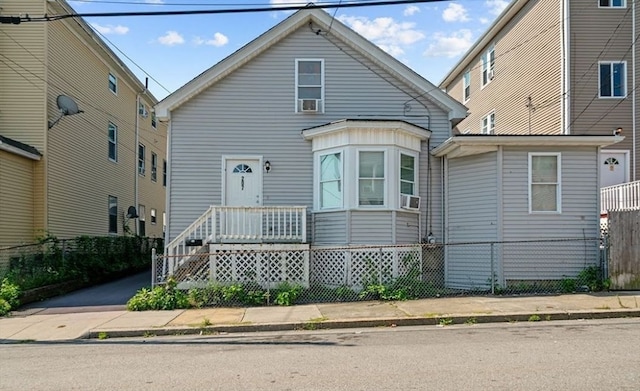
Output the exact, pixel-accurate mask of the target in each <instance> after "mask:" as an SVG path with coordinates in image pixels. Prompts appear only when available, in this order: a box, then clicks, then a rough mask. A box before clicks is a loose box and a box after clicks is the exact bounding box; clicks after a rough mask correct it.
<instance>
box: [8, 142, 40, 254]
mask: <svg viewBox="0 0 640 391" xmlns="http://www.w3.org/2000/svg"><path fill="white" fill-rule="evenodd" d="M35 164H36V163H35V162H34V161H33V160H30V159H27V158H24V157H21V156H18V155H14V154H12V153H8V152H5V151H0V205H2V206H1V207H0V248H1V247H8V246H15V245H18V244H24V243H32V240H33V237H34V230H33V219H34V214H33V202H34V198H33V184H34V166H35ZM0 262H2V261H1V260H0ZM0 266H1V265H0Z"/></svg>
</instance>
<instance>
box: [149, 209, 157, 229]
mask: <svg viewBox="0 0 640 391" xmlns="http://www.w3.org/2000/svg"><path fill="white" fill-rule="evenodd" d="M157 213H158V212H157V211H156V209H155V208H151V224H153V225H155V224H156V223H157V221H158V217H157V216H156V214H157Z"/></svg>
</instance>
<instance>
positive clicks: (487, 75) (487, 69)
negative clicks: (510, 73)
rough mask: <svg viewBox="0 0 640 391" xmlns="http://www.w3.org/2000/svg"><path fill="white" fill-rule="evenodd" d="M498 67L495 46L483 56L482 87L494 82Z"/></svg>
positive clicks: (490, 47)
mask: <svg viewBox="0 0 640 391" xmlns="http://www.w3.org/2000/svg"><path fill="white" fill-rule="evenodd" d="M495 65H496V47H495V45H493V44H492V45H491V46H489V49H487V51H486V52H484V54H483V55H482V86H483V87H484V86H486V85H487V84H489V82H490V81H491V80H493V75H494V70H495Z"/></svg>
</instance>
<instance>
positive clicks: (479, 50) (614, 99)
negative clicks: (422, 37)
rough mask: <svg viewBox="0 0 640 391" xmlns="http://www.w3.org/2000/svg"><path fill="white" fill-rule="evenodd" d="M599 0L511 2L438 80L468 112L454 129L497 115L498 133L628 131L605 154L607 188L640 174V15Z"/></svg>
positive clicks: (475, 128) (477, 126)
mask: <svg viewBox="0 0 640 391" xmlns="http://www.w3.org/2000/svg"><path fill="white" fill-rule="evenodd" d="M600 3H601V2H599V1H597V0H574V1H569V0H513V1H512V2H511V3H510V4H509V6H508V7H507V8H506V9H505V10H504V11H503V13H502V14H501V15H500V16H498V18H497V19H496V21H495V22H494V23H493V24H492V25H491V26H490V27H489V28H488V29H487V31H486V32H485V33H484V34H483V35H482V36H480V37H479V38H478V40H477V41H476V42H475V44H474V45H473V46H472V47H471V48H470V49H469V51H468V52H467V53H466V54H465V55H463V56H462V58H461V60H460V61H459V62H458V63H457V64H456V65H455V66H454V67H453V68H452V69H451V70H450V72H449V73H448V74H447V75H446V76H445V77H444V79H443V80H442V81H441V82H440V87H441V88H443V89H445V90H446V91H447V92H448V93H449V94H450V95H451V96H453V97H454V98H456V99H457V100H458V101H460V102H462V103H464V104H465V105H466V106H467V107H468V108H469V112H470V113H469V116H468V117H467V118H466V119H465V120H463V121H462V122H461V123H460V124H458V126H457V131H459V132H460V133H465V132H469V133H482V132H483V131H488V129H487V128H486V127H483V120H484V118H485V117H487V116H491V115H493V118H492V120H493V121H492V122H493V123H494V124H495V127H494V129H492V130H490V131H491V132H492V133H494V134H571V135H611V134H613V132H614V131H615V130H616V129H618V128H621V129H623V132H622V134H623V135H624V136H627V137H625V140H623V141H622V142H620V143H618V144H616V145H613V146H610V147H607V148H604V149H603V150H602V151H601V155H600V163H599V164H600V165H601V168H602V169H601V170H600V173H601V174H602V178H601V179H600V180H601V184H602V186H609V185H615V184H619V183H624V182H628V181H635V180H638V179H640V172H638V164H640V158H639V157H638V147H639V146H640V137H638V129H637V119H636V118H635V117H634V116H635V115H636V114H635V113H637V112H639V111H638V106H637V103H636V107H635V110H634V108H633V101H634V99H635V94H636V88H634V82H633V80H634V74H633V72H634V70H636V72H637V67H636V66H635V64H634V63H633V61H634V59H635V58H636V57H637V56H636V54H637V53H636V52H634V51H637V46H636V45H635V40H636V37H634V36H633V35H634V33H633V28H634V27H633V26H634V25H635V24H636V23H637V19H636V20H634V17H635V18H637V17H636V16H635V13H633V12H631V11H632V10H631V7H632V3H631V2H629V1H626V2H625V1H622V2H613V1H611V2H606V3H607V4H608V5H607V6H604V5H601V4H600ZM603 4H604V3H603ZM619 4H620V5H621V6H618V5H619ZM490 53H491V55H490V56H489V54H490ZM487 60H488V61H487ZM607 69H609V70H607ZM485 70H486V71H487V72H489V73H490V74H491V77H490V78H488V79H487V80H485V79H483V72H485ZM467 73H468V75H469V77H468V79H467V81H468V82H465V74H467ZM605 80H606V81H607V82H603V81H605ZM467 85H468V89H467V90H466V93H465V87H467ZM612 160H615V162H616V164H615V165H611V164H609V162H610V161H612ZM608 161H609V162H608ZM604 168H607V169H606V170H605V169H604Z"/></svg>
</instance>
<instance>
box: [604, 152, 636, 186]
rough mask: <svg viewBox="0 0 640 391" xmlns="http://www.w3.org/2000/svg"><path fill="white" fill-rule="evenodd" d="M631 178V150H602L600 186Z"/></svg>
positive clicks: (616, 183)
mask: <svg viewBox="0 0 640 391" xmlns="http://www.w3.org/2000/svg"><path fill="white" fill-rule="evenodd" d="M628 180H629V151H608V150H601V151H600V187H607V186H613V185H619V184H621V183H625V182H627V181H628Z"/></svg>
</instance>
